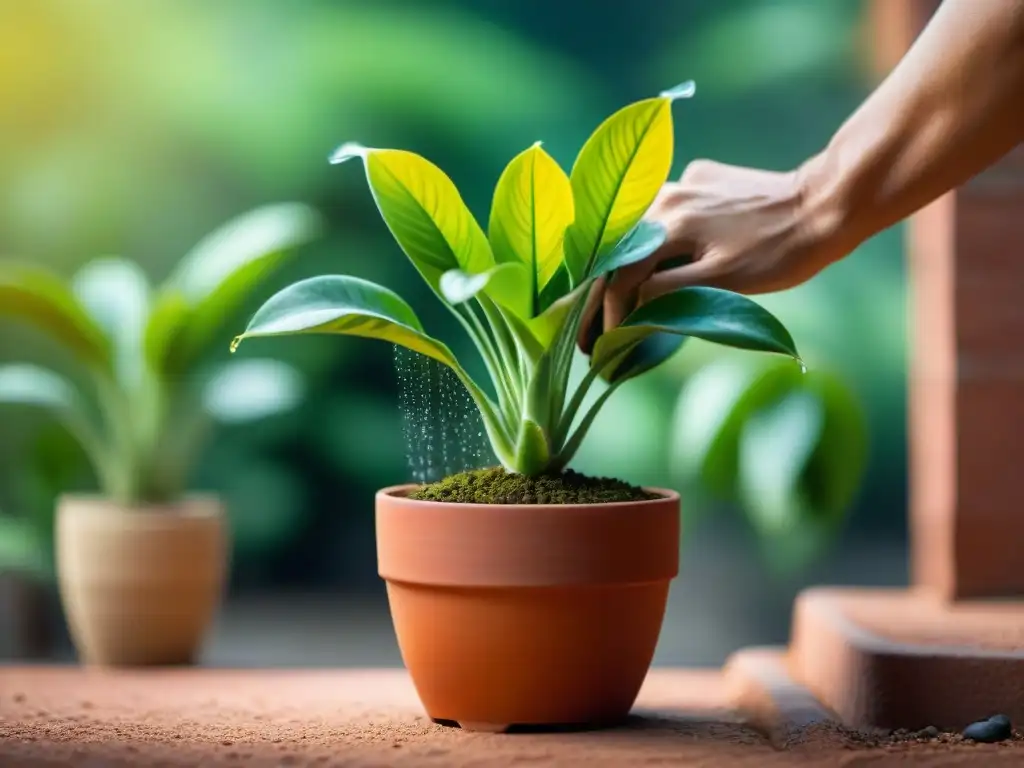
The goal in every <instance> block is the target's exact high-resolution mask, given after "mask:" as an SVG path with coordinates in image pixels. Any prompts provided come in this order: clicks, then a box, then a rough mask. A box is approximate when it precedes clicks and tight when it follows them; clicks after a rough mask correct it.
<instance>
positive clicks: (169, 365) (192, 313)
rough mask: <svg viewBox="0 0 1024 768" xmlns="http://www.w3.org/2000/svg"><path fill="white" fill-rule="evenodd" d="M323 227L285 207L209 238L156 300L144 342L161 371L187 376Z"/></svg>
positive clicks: (244, 218) (243, 219) (301, 210)
mask: <svg viewBox="0 0 1024 768" xmlns="http://www.w3.org/2000/svg"><path fill="white" fill-rule="evenodd" d="M322 226H323V223H322V219H321V217H320V215H319V214H318V213H317V212H316V211H314V210H313V209H312V208H310V207H308V206H306V205H303V204H300V203H278V204H273V205H267V206H263V207H261V208H257V209H255V210H252V211H249V212H247V213H245V214H242V215H241V216H239V217H237V218H235V219H232V220H231V221H229V222H228V223H226V224H225V225H223V226H222V227H220V228H218V229H217V230H215V231H214V232H212V233H211V234H210V235H208V236H206V237H205V238H203V240H201V241H200V242H199V243H198V244H197V245H196V246H195V247H194V248H193V249H192V251H191V252H190V253H189V254H188V255H186V256H185V258H184V259H183V260H182V262H181V264H180V265H179V266H178V268H177V270H176V271H175V272H174V274H173V275H172V276H171V277H170V278H169V279H168V280H167V282H166V283H165V284H164V285H163V286H162V287H161V290H160V293H159V294H158V296H157V298H156V301H155V306H154V308H153V314H152V316H151V317H150V320H149V326H148V327H147V329H146V337H145V339H146V341H145V344H146V349H147V354H148V356H149V358H150V360H151V362H152V363H153V365H154V366H155V367H156V369H157V370H159V371H165V372H166V373H169V374H172V375H173V374H180V373H182V372H184V371H185V370H186V369H187V367H188V366H189V365H191V364H192V363H194V362H195V361H196V360H197V359H198V358H200V357H201V356H202V355H203V353H204V352H205V351H206V350H207V348H208V347H209V346H210V345H211V344H212V343H213V341H214V340H215V339H216V338H218V337H219V336H221V335H226V334H227V328H228V327H229V326H230V324H231V323H232V322H234V317H233V316H234V315H235V314H236V313H238V312H239V311H240V310H241V308H242V306H243V304H244V302H245V301H246V300H247V299H248V298H249V296H251V295H252V292H253V291H254V290H255V289H256V288H257V287H259V286H260V285H261V284H262V283H263V282H264V281H265V280H266V279H267V278H268V277H269V276H270V274H271V273H272V272H273V271H274V270H276V269H277V268H279V267H280V266H281V264H282V263H283V262H284V261H285V259H286V258H288V256H289V255H291V254H292V253H293V252H294V250H295V249H296V248H298V247H299V246H301V245H304V244H305V243H308V242H310V241H311V240H313V239H314V238H316V237H317V236H319V234H320V232H321V231H322Z"/></svg>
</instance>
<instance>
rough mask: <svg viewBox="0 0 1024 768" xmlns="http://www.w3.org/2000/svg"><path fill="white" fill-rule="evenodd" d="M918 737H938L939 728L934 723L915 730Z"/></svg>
mask: <svg viewBox="0 0 1024 768" xmlns="http://www.w3.org/2000/svg"><path fill="white" fill-rule="evenodd" d="M917 737H918V738H919V739H937V738H939V729H938V728H936V727H935V726H934V725H929V726H928V727H927V728H922V729H921V730H920V731H918V732H917Z"/></svg>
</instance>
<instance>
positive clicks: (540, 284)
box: [488, 142, 573, 313]
mask: <svg viewBox="0 0 1024 768" xmlns="http://www.w3.org/2000/svg"><path fill="white" fill-rule="evenodd" d="M572 220H573V198H572V185H571V184H570V182H569V177H568V176H566V175H565V171H563V170H562V169H561V167H560V166H559V165H558V163H557V162H555V160H554V158H552V157H551V155H549V154H548V153H547V152H545V151H544V150H543V149H542V148H541V146H540V142H537V143H536V144H534V145H533V146H532V147H530V148H529V149H527V150H525V151H523V152H521V153H519V154H518V155H516V157H514V158H513V159H512V162H510V163H509V164H508V166H507V167H506V168H505V170H504V171H503V172H502V174H501V177H500V178H499V179H498V184H497V186H496V187H495V190H494V202H493V203H492V205H491V221H490V224H489V226H488V235H489V236H490V241H491V248H492V249H493V250H494V256H495V258H496V259H497V260H498V261H499V262H506V261H520V262H523V263H525V264H527V265H528V266H529V267H530V269H531V272H532V275H533V280H532V283H533V284H532V289H531V293H532V298H531V304H532V307H533V310H532V312H533V313H535V312H536V307H537V302H538V297H539V294H540V291H541V289H543V288H544V286H545V285H547V284H548V282H549V281H550V280H551V278H552V277H554V275H555V272H556V271H557V270H558V267H559V266H561V264H562V244H563V241H564V238H565V230H566V228H567V227H568V226H569V225H570V224H572Z"/></svg>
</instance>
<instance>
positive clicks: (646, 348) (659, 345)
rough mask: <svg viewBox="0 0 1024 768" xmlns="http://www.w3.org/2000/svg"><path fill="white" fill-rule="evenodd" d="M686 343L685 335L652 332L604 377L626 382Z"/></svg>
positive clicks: (658, 363)
mask: <svg viewBox="0 0 1024 768" xmlns="http://www.w3.org/2000/svg"><path fill="white" fill-rule="evenodd" d="M685 343H686V337H685V336H675V335H673V334H671V333H652V334H651V335H650V336H648V337H647V338H646V339H644V340H643V341H641V342H640V343H639V344H637V345H636V346H635V347H633V348H632V349H631V350H630V351H629V354H628V355H626V357H625V359H623V361H622V362H621V363H619V364H618V365H617V366H615V368H614V370H613V371H612V372H611V373H610V374H608V375H606V376H605V377H604V378H605V379H606V380H607V381H608V382H609V383H612V384H614V383H616V382H625V381H629V380H630V379H634V378H636V377H637V376H641V375H643V374H645V373H647V372H648V371H652V370H654V369H655V368H657V367H658V366H659V365H661V364H662V363H664V362H666V361H667V360H668V359H669V358H670V357H672V356H673V355H675V354H676V352H678V351H679V349H680V348H681V347H682V346H683V344H685Z"/></svg>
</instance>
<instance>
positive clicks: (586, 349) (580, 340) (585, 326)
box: [576, 277, 605, 355]
mask: <svg viewBox="0 0 1024 768" xmlns="http://www.w3.org/2000/svg"><path fill="white" fill-rule="evenodd" d="M604 291H605V279H604V278H603V277H599V278H597V280H595V281H594V284H593V285H592V286H591V287H590V293H589V294H588V295H587V303H586V304H585V305H584V308H583V314H582V316H581V318H580V328H579V334H578V335H577V337H576V345H577V346H578V347H579V348H580V351H581V352H582V353H583V354H585V355H589V354H590V350H591V349H593V347H594V342H595V341H597V337H598V336H600V335H601V327H602V324H601V323H600V322H599V321H600V319H601V318H599V317H598V314H599V313H600V312H601V308H602V304H603V302H604Z"/></svg>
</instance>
